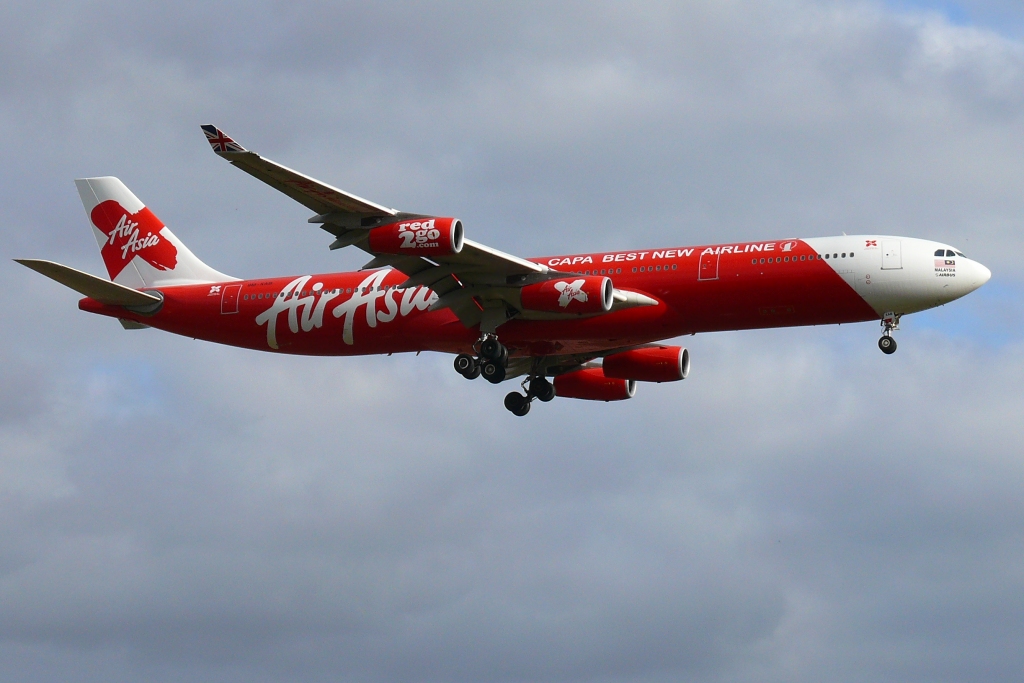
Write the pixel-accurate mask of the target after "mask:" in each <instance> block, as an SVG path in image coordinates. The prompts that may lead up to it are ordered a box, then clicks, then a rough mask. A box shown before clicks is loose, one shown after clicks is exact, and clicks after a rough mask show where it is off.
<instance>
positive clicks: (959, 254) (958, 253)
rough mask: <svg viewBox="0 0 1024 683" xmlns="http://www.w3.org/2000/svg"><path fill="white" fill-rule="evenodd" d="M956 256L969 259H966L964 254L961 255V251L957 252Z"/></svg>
mask: <svg viewBox="0 0 1024 683" xmlns="http://www.w3.org/2000/svg"><path fill="white" fill-rule="evenodd" d="M956 255H957V256H961V257H963V258H967V257H966V256H964V255H963V254H961V253H960V252H959V251H958V252H956Z"/></svg>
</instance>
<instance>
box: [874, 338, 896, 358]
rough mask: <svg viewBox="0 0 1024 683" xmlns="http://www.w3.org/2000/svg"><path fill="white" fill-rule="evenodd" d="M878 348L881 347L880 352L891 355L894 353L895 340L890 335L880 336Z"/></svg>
mask: <svg viewBox="0 0 1024 683" xmlns="http://www.w3.org/2000/svg"><path fill="white" fill-rule="evenodd" d="M878 348H880V349H882V353H884V354H886V355H892V354H894V353H896V340H895V339H893V338H892V337H882V338H881V339H879V340H878Z"/></svg>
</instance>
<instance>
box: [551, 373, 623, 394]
mask: <svg viewBox="0 0 1024 683" xmlns="http://www.w3.org/2000/svg"><path fill="white" fill-rule="evenodd" d="M635 393H636V382H635V381H633V380H631V379H618V378H614V377H605V374H604V372H602V370H601V368H587V369H585V370H576V371H574V372H567V373H565V374H564V375H558V376H557V377H555V396H561V397H563V398H580V399H583V400H586V401H624V400H626V399H627V398H633V395H634V394H635Z"/></svg>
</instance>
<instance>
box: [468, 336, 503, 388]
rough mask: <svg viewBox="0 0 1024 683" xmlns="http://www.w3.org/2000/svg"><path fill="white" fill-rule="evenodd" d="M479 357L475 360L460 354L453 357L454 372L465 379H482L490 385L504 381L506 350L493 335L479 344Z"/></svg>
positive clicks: (486, 337)
mask: <svg viewBox="0 0 1024 683" xmlns="http://www.w3.org/2000/svg"><path fill="white" fill-rule="evenodd" d="M479 347H480V355H479V356H478V357H476V358H474V357H473V356H471V355H469V354H468V353H460V354H459V355H457V356H456V357H455V371H456V372H458V373H459V374H460V375H462V376H463V377H465V378H466V379H476V378H477V377H479V376H481V375H483V378H484V379H485V380H487V381H488V382H490V383H491V384H497V383H499V382H501V381H502V380H503V379H505V367H506V366H507V365H508V349H507V348H505V345H504V344H502V343H501V342H500V341H498V338H497V337H495V336H493V335H488V336H485V337H484V338H483V339H481V340H480V342H479Z"/></svg>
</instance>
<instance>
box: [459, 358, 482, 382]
mask: <svg viewBox="0 0 1024 683" xmlns="http://www.w3.org/2000/svg"><path fill="white" fill-rule="evenodd" d="M462 376H463V377H465V378H466V379H476V378H477V377H479V376H480V364H479V363H477V362H476V360H474V361H473V367H472V369H471V370H470V371H469V372H466V373H463V374H462Z"/></svg>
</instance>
